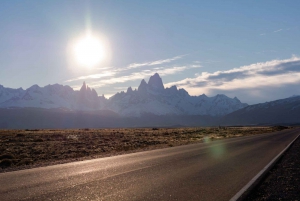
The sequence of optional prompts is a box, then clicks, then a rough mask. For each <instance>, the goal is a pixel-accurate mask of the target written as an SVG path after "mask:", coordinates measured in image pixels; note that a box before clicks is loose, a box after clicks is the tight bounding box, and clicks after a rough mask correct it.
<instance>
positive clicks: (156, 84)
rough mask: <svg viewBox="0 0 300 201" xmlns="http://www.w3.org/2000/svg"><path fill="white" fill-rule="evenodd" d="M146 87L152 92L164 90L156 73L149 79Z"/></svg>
mask: <svg viewBox="0 0 300 201" xmlns="http://www.w3.org/2000/svg"><path fill="white" fill-rule="evenodd" d="M148 85H149V87H150V88H152V89H154V90H160V91H162V90H164V89H165V87H164V84H163V82H162V79H161V77H160V76H159V74H158V73H155V74H154V75H153V76H151V77H150V79H149V82H148Z"/></svg>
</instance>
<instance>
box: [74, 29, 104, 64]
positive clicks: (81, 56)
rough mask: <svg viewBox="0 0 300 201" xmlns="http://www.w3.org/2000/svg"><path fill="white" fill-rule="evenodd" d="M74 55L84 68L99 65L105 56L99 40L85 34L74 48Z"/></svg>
mask: <svg viewBox="0 0 300 201" xmlns="http://www.w3.org/2000/svg"><path fill="white" fill-rule="evenodd" d="M74 54H75V58H76V60H77V62H78V63H79V64H80V65H82V66H85V67H94V66H96V65H97V64H99V63H100V62H101V61H102V60H103V59H104V56H105V52H104V46H103V44H102V43H101V41H100V39H99V38H97V37H95V36H93V35H91V34H87V35H85V36H84V37H83V38H81V39H80V40H79V41H77V43H76V44H75V46H74Z"/></svg>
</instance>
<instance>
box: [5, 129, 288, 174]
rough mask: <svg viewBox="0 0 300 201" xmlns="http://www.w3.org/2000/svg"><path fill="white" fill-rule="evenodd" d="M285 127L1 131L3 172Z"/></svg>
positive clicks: (246, 134) (271, 130)
mask: <svg viewBox="0 0 300 201" xmlns="http://www.w3.org/2000/svg"><path fill="white" fill-rule="evenodd" d="M282 129H287V128H286V127H280V126H277V127H220V128H218V127H215V128H201V127H200V128H126V129H66V130H46V129H45V130H44V129H41V130H39V129H37V130H28V129H26V130H0V172H6V171H14V170H20V169H27V168H32V167H39V166H46V165H53V164H58V163H65V162H71V161H77V160H85V159H92V158H100V157H106V156H112V155H118V154H124V153H132V152H138V151H144V150H152V149H158V148H166V147H173V146H179V145H186V144H191V143H201V142H204V141H207V140H217V139H223V138H231V137H239V136H249V135H256V134H262V133H270V132H274V131H279V130H282Z"/></svg>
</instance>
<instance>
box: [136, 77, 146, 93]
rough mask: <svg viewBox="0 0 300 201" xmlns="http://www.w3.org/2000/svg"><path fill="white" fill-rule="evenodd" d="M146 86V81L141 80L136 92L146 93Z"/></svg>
mask: <svg viewBox="0 0 300 201" xmlns="http://www.w3.org/2000/svg"><path fill="white" fill-rule="evenodd" d="M147 86H148V85H147V83H146V81H145V80H144V79H143V80H142V81H141V84H140V86H139V88H138V91H139V92H143V91H147Z"/></svg>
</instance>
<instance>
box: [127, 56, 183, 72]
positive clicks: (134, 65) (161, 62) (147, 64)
mask: <svg viewBox="0 0 300 201" xmlns="http://www.w3.org/2000/svg"><path fill="white" fill-rule="evenodd" d="M184 56H185V55H179V56H176V57H172V58H169V59H162V60H157V61H151V62H145V63H133V64H129V66H128V67H127V69H133V68H139V67H142V66H154V65H160V64H164V63H170V62H171V61H175V60H178V59H181V58H182V57H184Z"/></svg>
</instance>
